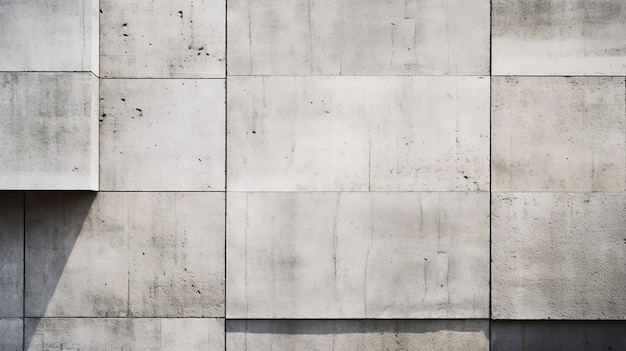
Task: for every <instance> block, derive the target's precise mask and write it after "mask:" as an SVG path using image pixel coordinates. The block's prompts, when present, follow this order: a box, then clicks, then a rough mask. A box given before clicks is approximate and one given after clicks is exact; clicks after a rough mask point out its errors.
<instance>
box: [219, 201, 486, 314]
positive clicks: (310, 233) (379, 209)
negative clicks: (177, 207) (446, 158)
mask: <svg viewBox="0 0 626 351" xmlns="http://www.w3.org/2000/svg"><path fill="white" fill-rule="evenodd" d="M227 203H228V214H229V215H228V218H227V223H228V225H227V228H228V237H227V245H228V248H227V261H228V263H227V264H228V271H227V313H228V315H227V317H230V318H361V317H372V318H484V317H486V316H487V315H488V297H489V284H488V280H489V277H488V275H489V194H487V193H421V194H420V193H389V194H385V193H229V194H228V201H227Z"/></svg>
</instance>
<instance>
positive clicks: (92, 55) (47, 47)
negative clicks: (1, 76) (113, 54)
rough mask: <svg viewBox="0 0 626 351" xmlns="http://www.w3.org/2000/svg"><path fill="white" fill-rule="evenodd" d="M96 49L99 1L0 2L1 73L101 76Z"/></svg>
mask: <svg viewBox="0 0 626 351" xmlns="http://www.w3.org/2000/svg"><path fill="white" fill-rule="evenodd" d="M98 46H99V45H98V0H55V1H38V0H2V1H1V2H0V48H2V50H0V71H82V72H89V71H91V72H94V73H96V74H97V73H98ZM35 105H37V104H35Z"/></svg>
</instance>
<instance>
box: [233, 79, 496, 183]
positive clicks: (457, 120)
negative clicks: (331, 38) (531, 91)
mask: <svg viewBox="0 0 626 351" xmlns="http://www.w3.org/2000/svg"><path fill="white" fill-rule="evenodd" d="M228 133H229V134H228V160H227V161H228V188H229V190H231V191H368V190H372V191H449V190H454V191H475V190H487V189H488V188H489V80H488V79H484V78H483V77H229V78H228Z"/></svg>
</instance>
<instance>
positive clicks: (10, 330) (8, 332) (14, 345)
mask: <svg viewBox="0 0 626 351" xmlns="http://www.w3.org/2000/svg"><path fill="white" fill-rule="evenodd" d="M23 327H24V321H23V320H22V319H21V318H0V350H3V351H22V350H23V347H22V346H23V345H22V341H23V339H24V338H23Z"/></svg>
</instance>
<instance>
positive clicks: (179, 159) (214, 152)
mask: <svg viewBox="0 0 626 351" xmlns="http://www.w3.org/2000/svg"><path fill="white" fill-rule="evenodd" d="M224 97H225V82H224V80H221V79H219V80H212V79H211V80H208V79H198V80H187V79H104V80H102V81H101V94H100V120H101V123H100V147H101V153H100V166H101V172H100V182H101V189H102V190H105V191H108V190H111V191H124V190H128V191H137V190H140V191H160V190H163V191H203V190H204V191H207V190H224V177H225V176H224V157H225V145H224V138H225V131H224V123H225V106H224Z"/></svg>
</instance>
